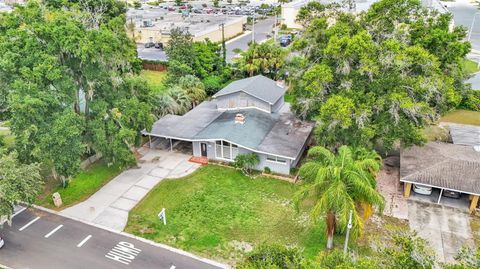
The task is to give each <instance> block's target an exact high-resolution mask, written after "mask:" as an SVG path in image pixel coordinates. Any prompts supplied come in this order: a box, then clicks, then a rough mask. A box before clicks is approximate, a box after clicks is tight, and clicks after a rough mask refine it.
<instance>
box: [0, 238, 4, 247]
mask: <svg viewBox="0 0 480 269" xmlns="http://www.w3.org/2000/svg"><path fill="white" fill-rule="evenodd" d="M3 245H5V241H3V238H1V237H0V248H2V247H3Z"/></svg>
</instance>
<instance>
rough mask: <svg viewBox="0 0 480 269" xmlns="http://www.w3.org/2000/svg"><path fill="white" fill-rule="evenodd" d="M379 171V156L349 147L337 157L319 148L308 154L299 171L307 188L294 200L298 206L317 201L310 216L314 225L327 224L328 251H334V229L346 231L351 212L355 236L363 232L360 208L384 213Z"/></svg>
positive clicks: (341, 149) (345, 147)
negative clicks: (307, 200) (320, 221)
mask: <svg viewBox="0 0 480 269" xmlns="http://www.w3.org/2000/svg"><path fill="white" fill-rule="evenodd" d="M357 153H358V154H357ZM379 170H380V161H379V156H378V154H376V153H372V152H369V153H368V154H367V153H366V151H362V150H360V151H359V150H355V151H354V150H352V149H351V148H350V147H348V146H342V147H340V148H339V150H338V154H336V155H335V154H334V153H332V152H330V151H329V150H328V149H326V148H324V147H319V146H317V147H313V148H311V149H310V150H309V151H308V161H307V162H306V163H305V164H304V165H302V167H301V168H300V171H299V173H300V177H301V178H302V179H303V180H304V181H305V185H304V186H303V187H302V189H301V190H300V191H299V192H298V193H297V195H296V197H295V200H296V202H297V204H298V202H299V201H301V200H303V199H305V198H307V197H313V198H314V199H315V205H314V207H313V209H312V211H311V216H312V218H313V220H314V221H318V219H319V218H320V217H324V218H325V220H326V226H327V227H326V228H327V249H331V248H332V247H333V234H334V232H335V229H338V230H339V231H340V232H344V231H345V228H346V226H347V224H348V219H349V214H350V211H352V212H353V217H352V220H353V222H352V223H353V227H352V235H353V236H357V235H358V234H360V232H361V230H362V228H363V222H362V219H361V218H360V217H359V212H358V211H357V209H358V206H359V205H368V206H377V207H378V208H379V209H380V211H383V207H384V204H385V201H384V198H383V197H382V196H381V195H380V194H379V193H378V192H377V191H376V190H375V185H376V181H375V174H376V173H377V172H378V171H379Z"/></svg>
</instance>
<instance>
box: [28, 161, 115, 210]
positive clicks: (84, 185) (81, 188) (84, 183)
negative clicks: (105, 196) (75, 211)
mask: <svg viewBox="0 0 480 269" xmlns="http://www.w3.org/2000/svg"><path fill="white" fill-rule="evenodd" d="M121 171H122V170H121V169H120V168H119V167H118V166H110V167H108V166H107V165H106V164H105V163H102V162H99V163H96V164H93V165H92V166H90V167H89V168H88V169H87V170H85V171H82V172H80V173H79V174H78V175H77V176H76V177H74V178H73V179H72V180H71V181H70V184H69V185H68V187H67V188H65V189H64V188H62V186H59V185H57V187H55V188H52V189H51V190H47V193H44V194H43V195H42V196H43V198H41V199H39V200H38V201H37V204H38V205H41V206H44V207H47V208H53V209H57V208H56V207H55V206H54V204H53V201H52V194H53V193H54V192H57V191H58V192H59V193H60V196H61V197H62V201H63V207H62V208H64V207H68V206H71V205H74V204H76V203H79V202H82V201H84V200H85V199H87V198H88V197H90V196H91V195H92V194H94V193H95V192H96V191H98V190H99V189H100V188H101V187H102V186H103V185H105V184H106V183H108V182H109V181H110V180H111V179H112V178H114V177H115V176H117V175H118V174H120V172H121ZM58 184H60V182H59V183H58ZM60 209H61V208H60Z"/></svg>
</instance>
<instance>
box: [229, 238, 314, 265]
mask: <svg viewBox="0 0 480 269" xmlns="http://www.w3.org/2000/svg"><path fill="white" fill-rule="evenodd" d="M302 260H303V258H302V255H301V252H300V251H299V250H298V249H295V248H286V247H284V246H281V245H266V244H262V245H260V246H258V247H257V248H255V250H254V251H252V252H251V253H249V254H248V256H247V257H246V258H245V261H244V262H242V263H240V264H239V265H237V266H236V268H237V269H287V268H288V269H303V268H306V267H304V266H303V265H302V263H304V262H303V261H302Z"/></svg>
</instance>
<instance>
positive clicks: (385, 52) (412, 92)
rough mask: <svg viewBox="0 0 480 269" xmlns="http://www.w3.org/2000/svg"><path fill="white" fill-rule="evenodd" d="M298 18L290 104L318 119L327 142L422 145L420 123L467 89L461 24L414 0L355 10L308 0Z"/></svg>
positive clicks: (455, 102) (451, 104)
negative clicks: (301, 28) (296, 67)
mask: <svg viewBox="0 0 480 269" xmlns="http://www.w3.org/2000/svg"><path fill="white" fill-rule="evenodd" d="M318 15H321V16H318ZM298 20H299V21H300V22H302V23H304V24H305V26H306V30H305V33H304V34H303V36H302V37H301V38H300V39H299V40H298V41H296V42H294V44H293V45H294V48H295V49H296V50H298V51H299V52H300V56H297V57H295V58H294V59H293V60H292V62H293V63H294V64H297V65H298V64H301V65H300V66H302V67H303V68H302V71H300V72H296V73H294V74H292V77H290V78H289V80H290V81H291V82H292V88H293V94H294V97H295V98H294V103H293V109H294V111H295V112H296V113H297V114H298V115H300V116H301V117H303V118H310V119H316V120H317V122H318V128H317V130H316V134H317V137H319V140H318V141H319V142H320V143H323V145H325V146H328V147H331V148H336V147H338V146H339V145H342V144H349V145H353V146H358V145H366V146H368V147H373V146H374V145H375V143H378V142H382V143H383V144H384V146H385V147H386V148H387V149H390V148H392V146H393V144H394V143H395V142H397V141H400V142H401V143H403V144H404V145H406V146H409V145H412V144H421V143H422V142H423V141H424V137H423V135H422V133H421V131H422V129H423V127H424V126H425V125H427V124H429V123H431V122H432V121H433V120H435V119H436V118H437V117H438V116H439V115H440V114H442V113H444V112H446V111H448V110H449V109H452V108H454V107H456V106H457V105H458V104H459V103H460V101H461V100H462V94H463V93H464V92H465V90H466V89H467V88H466V86H465V85H464V83H463V81H464V79H465V78H466V76H467V73H466V71H465V70H463V65H462V60H463V59H464V57H465V55H466V54H467V53H468V52H469V50H470V44H469V43H468V42H467V41H465V39H464V38H465V33H466V31H465V29H464V28H463V27H457V26H453V22H452V17H451V15H450V14H439V13H438V12H436V11H434V10H429V9H426V8H423V7H422V5H421V4H420V1H418V0H382V1H379V2H377V3H375V4H373V5H372V6H371V8H370V9H369V10H368V11H366V12H362V13H360V14H357V15H352V14H350V13H347V12H343V11H341V10H340V9H338V8H337V7H336V6H332V5H330V6H324V5H322V4H320V3H317V2H313V3H310V4H309V5H307V7H305V8H303V9H302V10H301V11H300V13H299V17H298ZM287 65H288V64H287Z"/></svg>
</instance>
